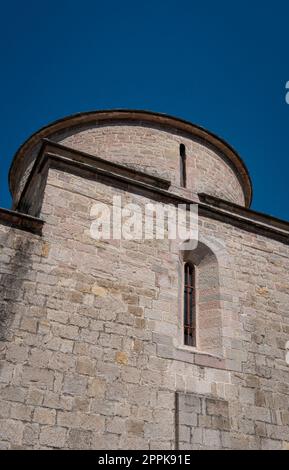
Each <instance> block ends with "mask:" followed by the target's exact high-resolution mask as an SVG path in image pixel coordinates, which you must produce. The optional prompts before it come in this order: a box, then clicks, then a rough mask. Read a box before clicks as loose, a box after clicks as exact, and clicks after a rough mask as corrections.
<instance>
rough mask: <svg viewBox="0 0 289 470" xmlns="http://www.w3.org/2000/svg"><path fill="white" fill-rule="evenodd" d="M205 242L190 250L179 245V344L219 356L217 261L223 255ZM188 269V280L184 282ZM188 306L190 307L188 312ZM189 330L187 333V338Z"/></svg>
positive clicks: (221, 352)
mask: <svg viewBox="0 0 289 470" xmlns="http://www.w3.org/2000/svg"><path fill="white" fill-rule="evenodd" d="M199 237H200V235H199ZM209 243H210V241H209V242H207V240H204V241H201V240H199V241H198V244H197V247H196V248H195V249H194V250H182V246H180V252H179V327H178V331H179V345H185V346H191V347H195V348H196V349H197V350H198V351H202V352H205V353H209V354H214V355H218V356H222V354H223V347H224V344H223V316H222V312H223V307H222V302H221V296H220V274H219V259H222V260H223V262H224V253H223V251H222V250H223V247H221V246H220V247H219V245H218V244H217V243H214V244H212V243H210V244H209ZM213 250H214V251H213ZM216 253H218V258H217V256H216ZM188 267H189V268H188ZM188 269H189V270H190V271H189V277H190V279H188V277H187V279H186V270H188ZM188 281H189V282H188ZM188 287H189V289H188ZM190 287H192V288H191V289H190ZM188 294H189V295H188ZM190 302H191V303H190ZM188 305H191V310H189V308H188ZM187 327H189V328H190V329H189V328H187ZM189 331H190V332H191V334H190V337H187V336H188V334H187V333H188V332H189ZM185 333H186V334H185Z"/></svg>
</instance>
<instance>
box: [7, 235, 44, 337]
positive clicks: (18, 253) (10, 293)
mask: <svg viewBox="0 0 289 470" xmlns="http://www.w3.org/2000/svg"><path fill="white" fill-rule="evenodd" d="M28 237H29V235H28V234H27V235H25V236H24V237H23V236H21V235H20V236H19V235H18V236H17V235H16V236H15V230H12V229H10V230H9V232H8V233H7V234H6V236H5V237H3V238H2V237H1V238H0V248H1V251H2V252H3V248H4V247H9V248H10V249H12V250H13V251H14V254H12V255H11V257H10V258H9V259H8V257H9V255H8V256H7V262H6V263H1V265H0V340H1V341H4V340H9V339H10V338H9V336H10V334H12V333H11V331H10V329H11V326H12V324H13V321H14V319H15V313H16V311H17V309H16V308H15V307H16V306H17V305H21V304H22V307H23V315H25V306H24V302H23V292H24V290H23V288H22V286H23V282H24V281H25V280H26V279H27V274H28V273H29V272H30V271H31V268H32V259H31V254H32V251H33V248H34V247H35V242H34V241H32V240H30V239H29V238H28Z"/></svg>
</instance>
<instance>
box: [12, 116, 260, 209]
mask: <svg viewBox="0 0 289 470" xmlns="http://www.w3.org/2000/svg"><path fill="white" fill-rule="evenodd" d="M43 138H48V139H50V140H52V141H54V142H58V143H61V144H63V145H65V146H67V147H71V148H73V149H77V150H81V151H83V152H86V153H89V154H90V155H96V156H98V157H101V158H103V159H107V160H110V161H114V162H117V163H120V164H123V165H126V166H129V167H132V168H135V169H138V170H141V171H144V172H147V173H150V174H153V175H157V176H160V177H164V178H166V179H169V180H170V181H171V184H172V189H173V190H174V191H182V189H181V187H180V144H183V145H185V149H186V166H187V185H186V186H187V189H186V190H185V191H188V192H191V193H201V192H204V193H207V194H210V195H213V196H216V197H219V198H222V199H225V200H227V201H230V202H233V203H236V204H239V205H242V206H244V205H246V206H249V205H250V201H251V192H252V190H251V183H250V177H249V175H248V172H247V169H246V167H245V165H244V164H243V162H242V161H241V159H240V157H239V156H238V155H237V154H236V152H235V151H234V150H233V149H232V148H231V147H230V146H229V145H228V144H226V143H225V142H224V141H223V140H221V139H219V138H218V137H216V136H214V135H213V134H211V133H209V132H208V131H205V130H204V129H202V128H199V127H197V126H194V125H193V124H190V123H187V122H185V121H181V120H179V119H176V118H172V117H169V116H166V115H159V114H155V113H149V112H142V111H139V112H136V111H103V112H95V113H84V114H79V115H75V116H72V117H69V118H66V119H63V120H60V121H57V122H55V123H53V124H51V125H49V126H47V127H45V128H43V129H41V130H40V131H39V132H37V133H35V134H34V135H33V136H32V137H31V138H30V139H28V140H27V141H26V142H25V143H24V144H23V146H22V147H21V148H20V149H19V151H18V152H17V154H16V155H15V157H14V161H13V163H12V166H11V170H10V188H11V192H12V194H13V199H14V205H16V203H17V200H18V199H19V197H20V194H21V191H22V189H23V187H24V184H25V181H26V180H27V177H28V175H29V173H30V171H31V167H32V165H33V162H34V160H35V158H36V156H37V154H38V151H39V149H40V146H41V141H42V139H43Z"/></svg>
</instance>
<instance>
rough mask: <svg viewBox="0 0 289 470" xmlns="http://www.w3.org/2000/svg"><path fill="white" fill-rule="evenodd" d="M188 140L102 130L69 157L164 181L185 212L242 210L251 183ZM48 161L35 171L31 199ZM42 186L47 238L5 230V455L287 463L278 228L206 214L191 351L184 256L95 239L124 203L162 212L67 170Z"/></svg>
mask: <svg viewBox="0 0 289 470" xmlns="http://www.w3.org/2000/svg"><path fill="white" fill-rule="evenodd" d="M175 131H176V130H175V129H174V130H173V132H172V129H171V128H169V127H168V126H167V127H165V128H164V127H161V128H160V127H159V126H158V124H157V123H155V124H154V125H153V126H152V127H151V126H149V125H145V126H144V125H143V123H141V122H135V123H134V125H131V124H129V123H128V122H126V123H124V122H115V123H114V125H113V126H110V125H109V123H106V122H104V123H102V125H101V126H95V125H93V124H91V123H90V124H89V125H88V126H87V127H86V128H79V129H78V130H77V132H74V131H73V129H69V130H67V131H66V130H63V131H62V132H61V133H59V134H58V135H57V141H59V142H62V143H64V144H65V145H68V146H69V147H71V148H72V149H75V150H77V149H78V150H84V151H86V152H88V153H91V155H96V156H101V157H103V158H105V159H106V160H107V161H109V162H110V163H112V162H117V163H123V164H125V165H127V167H132V168H134V169H138V170H142V171H145V172H147V173H152V172H153V173H154V174H155V175H158V176H160V177H164V176H165V175H167V177H169V179H170V180H171V183H172V184H171V187H170V188H169V191H170V192H174V193H175V194H178V195H179V196H180V197H181V196H185V197H187V198H192V197H196V193H200V192H206V193H208V194H211V195H213V196H220V197H222V199H225V200H226V201H231V202H235V203H237V204H240V205H241V206H243V205H244V194H243V190H242V186H241V184H240V178H239V177H238V175H236V173H235V171H234V170H233V168H232V166H231V165H228V164H227V162H226V161H225V159H224V158H222V157H221V155H220V153H219V151H217V150H216V149H215V148H214V147H212V146H210V147H208V146H206V145H204V143H203V142H201V141H200V140H199V139H194V138H191V137H190V136H189V135H187V134H186V135H181V134H180V132H179V131H178V130H177V132H175ZM52 137H53V136H52ZM53 138H54V137H53ZM180 143H184V144H185V145H186V155H187V165H188V166H187V180H188V187H187V188H181V187H180V184H179V183H180V180H179V145H180ZM61 152H64V153H65V152H66V151H65V150H64V149H60V148H57V154H58V153H59V154H61ZM36 154H37V148H36V147H35V149H34V150H33V153H31V155H30V154H29V155H28V154H27V155H26V156H25V158H23V159H22V162H23V163H22V164H23V168H24V167H25V168H26V170H25V175H24V174H23V175H22V176H23V181H22V183H23V182H24V180H25V179H26V177H27V176H28V174H29V172H30V168H31V164H32V161H33V160H34V158H35V156H36ZM65 155H66V157H67V160H69V158H72V156H71V155H70V156H68V155H67V154H66V153H65ZM65 155H64V156H65ZM73 158H74V159H76V160H77V159H80V158H85V157H84V156H82V157H80V155H79V154H78V153H74V154H73ZM90 164H92V160H90ZM26 165H27V167H26ZM44 166H45V165H44ZM20 167H21V165H20ZM20 167H19V172H20V173H21V174H22V170H23V168H22V167H21V168H20ZM110 169H112V167H110ZM41 171H42V170H41ZM115 171H116V168H115ZM118 171H120V169H119V168H118ZM122 171H124V170H122ZM134 175H135V177H136V178H137V177H139V176H137V174H136V173H134ZM40 176H41V178H42V177H43V184H42V185H39V186H38V185H37V184H36V186H37V188H38V189H37V191H36V192H33V191H32V193H33V194H32V195H31V197H30V199H32V200H31V201H30V202H31V205H30V206H29V204H28V205H27V207H30V210H31V211H33V212H34V211H36V212H37V213H39V214H40V216H41V218H42V219H43V220H44V221H45V224H44V226H43V232H42V235H41V236H40V235H37V234H35V233H34V234H33V233H30V232H26V231H25V230H18V229H17V228H15V227H14V226H11V227H8V225H7V224H5V223H2V222H1V221H0V294H1V295H0V314H1V318H0V336H1V340H2V342H1V346H0V356H1V357H0V359H1V362H0V418H1V419H0V421H1V422H0V448H1V449H2V448H3V449H6V448H16V447H17V448H21V447H22V448H29V449H30V448H31V449H37V448H49V449H50V448H57V449H62V448H69V449H89V448H92V449H134V448H142V449H170V450H173V449H174V448H175V445H176V442H177V445H178V447H179V448H180V449H219V448H224V449H286V448H287V447H288V442H289V434H288V424H289V417H288V416H289V415H288V409H289V399H288V397H289V386H288V383H289V369H288V365H287V363H286V361H285V354H286V351H285V344H286V342H287V341H288V339H289V337H288V334H289V327H288V304H289V275H288V273H289V248H288V243H287V242H286V243H284V241H285V238H284V237H285V236H283V238H282V239H281V238H278V237H275V236H274V233H275V232H274V230H275V229H276V227H275V229H274V227H273V225H274V224H277V225H278V224H279V222H278V223H277V222H276V221H275V222H274V221H270V219H266V220H267V223H268V224H269V225H270V224H271V225H272V226H271V228H272V230H270V231H269V230H266V227H265V228H263V229H262V230H260V229H259V228H257V226H256V224H255V222H257V221H258V220H257V219H259V216H258V215H256V214H254V213H253V212H249V211H246V210H245V209H242V207H239V208H236V207H235V206H229V208H228V207H227V206H226V207H227V208H226V210H228V211H229V212H230V211H233V212H234V211H237V212H238V211H240V210H241V209H242V210H243V211H244V212H243V216H244V218H246V217H250V218H251V223H250V224H248V223H247V222H246V221H245V220H244V221H242V220H241V219H240V220H239V221H238V223H235V222H234V223H233V221H232V218H229V217H227V216H225V214H224V213H222V214H220V213H218V216H216V217H215V216H214V214H215V213H214V210H213V203H212V205H210V204H211V203H209V202H208V201H207V202H206V204H208V205H209V206H210V208H209V209H204V208H203V209H202V207H201V206H199V208H200V211H199V221H198V222H199V239H200V242H199V245H198V247H197V249H196V250H194V252H192V253H190V256H191V257H192V262H194V263H195V264H196V270H197V274H198V275H197V283H198V284H197V291H198V306H197V307H198V308H197V318H198V344H197V348H194V349H191V348H188V347H184V345H183V331H182V307H181V302H182V289H181V286H182V277H181V275H180V272H181V271H182V260H181V259H180V252H179V249H178V246H177V243H175V242H174V241H173V240H171V241H168V240H94V239H92V237H91V235H90V226H91V222H92V218H91V216H90V211H91V208H92V206H93V205H94V204H95V202H102V203H107V204H109V205H110V204H111V203H112V198H113V196H115V195H118V196H122V198H123V201H124V202H125V203H138V204H140V206H141V207H142V208H144V205H145V204H146V203H147V202H156V199H161V200H162V201H163V202H164V203H165V202H166V199H165V196H164V195H163V194H162V195H160V194H156V193H155V192H153V191H152V190H151V188H150V190H148V189H144V188H140V187H139V188H138V190H137V191H136V188H135V186H134V185H133V184H131V183H129V182H128V180H125V182H124V181H120V180H119V181H118V182H116V179H115V178H114V179H112V178H110V177H109V175H108V176H107V177H106V179H104V178H103V177H101V176H100V175H99V174H96V173H94V177H93V178H90V177H88V176H89V175H88V174H87V173H85V172H82V171H80V170H77V171H76V169H74V171H70V169H69V168H68V167H67V168H65V169H64V167H63V166H62V167H57V165H55V167H53V168H52V167H50V168H49V171H48V173H47V175H44V174H41V175H40ZM44 176H45V177H44ZM114 176H115V175H114ZM21 178H22V177H21ZM16 179H17V178H16ZM133 181H134V183H135V181H136V180H133ZM22 183H21V184H22ZM14 184H15V186H16V185H17V184H16V181H14ZM150 184H151V185H154V184H155V185H157V181H156V180H155V179H150ZM36 186H35V187H36ZM18 189H19V190H20V187H19V188H18ZM18 189H17V190H18ZM21 189H22V188H21ZM17 190H16V188H15V191H16V192H17ZM215 204H216V201H215ZM218 204H219V205H221V207H222V206H223V205H224V204H225V202H224V201H223V202H219V203H218ZM223 209H224V207H223ZM36 212H35V213H36ZM260 217H261V216H260ZM254 224H255V225H254ZM280 224H281V225H282V224H283V223H282V222H280ZM249 225H250V226H249ZM281 225H280V226H281ZM253 226H254V229H253ZM282 227H283V228H284V230H283V231H284V232H285V231H286V228H285V226H283V225H282ZM22 228H23V227H22ZM273 232H274V233H273ZM180 292H181V294H180ZM176 392H177V396H176Z"/></svg>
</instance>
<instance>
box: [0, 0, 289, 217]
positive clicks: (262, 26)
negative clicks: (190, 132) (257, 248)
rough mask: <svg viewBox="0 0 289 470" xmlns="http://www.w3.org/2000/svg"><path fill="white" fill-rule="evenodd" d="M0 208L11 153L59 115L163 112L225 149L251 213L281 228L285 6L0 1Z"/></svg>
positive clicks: (288, 76)
mask: <svg viewBox="0 0 289 470" xmlns="http://www.w3.org/2000/svg"><path fill="white" fill-rule="evenodd" d="M0 49H1V56H0V59H1V74H0V96H1V135H0V184H1V188H0V206H2V207H10V196H9V191H8V185H7V174H8V169H9V166H10V163H11V159H12V157H13V155H14V153H15V151H16V150H17V148H18V147H19V146H20V145H21V143H22V142H23V141H24V140H25V139H26V138H27V137H28V136H29V135H30V134H31V133H33V132H34V131H36V130H37V129H39V128H40V127H42V126H44V125H46V124H48V123H49V122H51V121H53V120H55V119H58V118H61V117H64V116H66V115H69V114H72V113H76V112H81V111H88V110H94V109H107V108H134V109H146V110H151V111H157V112H163V113H168V114H172V115H175V116H178V117H180V118H183V119H187V120H189V121H192V122H194V123H196V124H199V125H201V126H204V127H206V128H208V129H209V130H211V131H213V132H215V133H217V134H218V135H219V136H221V137H223V138H224V139H226V140H227V141H228V142H229V143H230V144H231V145H232V146H233V147H235V148H236V150H237V151H238V152H239V154H240V155H241V157H242V158H243V160H244V161H245V163H246V165H247V167H248V169H249V171H250V174H251V177H252V180H253V188H254V198H253V204H252V208H254V209H256V210H259V211H261V212H265V213H268V214H271V215H274V216H277V217H281V218H283V219H287V220H289V208H288V199H289V197H288V196H289V184H288V174H289V132H288V131H289V104H286V101H285V94H286V90H285V84H286V82H287V81H289V3H288V1H287V2H286V1H285V0H284V1H282V0H281V1H280V0H275V1H274V2H261V1H252V0H250V1H248V0H242V1H239V2H236V1H235V2H233V1H222V0H219V1H216V0H210V1H206V2H205V1H204V2H200V1H194V0H145V1H139V0H121V1H116V0H103V1H98V0H94V1H93V0H82V1H79V0H78V1H74V0H58V1H55V0H50V1H49V2H39V1H36V0H27V1H25V2H24V1H23V0H21V1H20V0H18V1H13V0H10V1H9V2H2V4H1V15H0Z"/></svg>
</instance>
